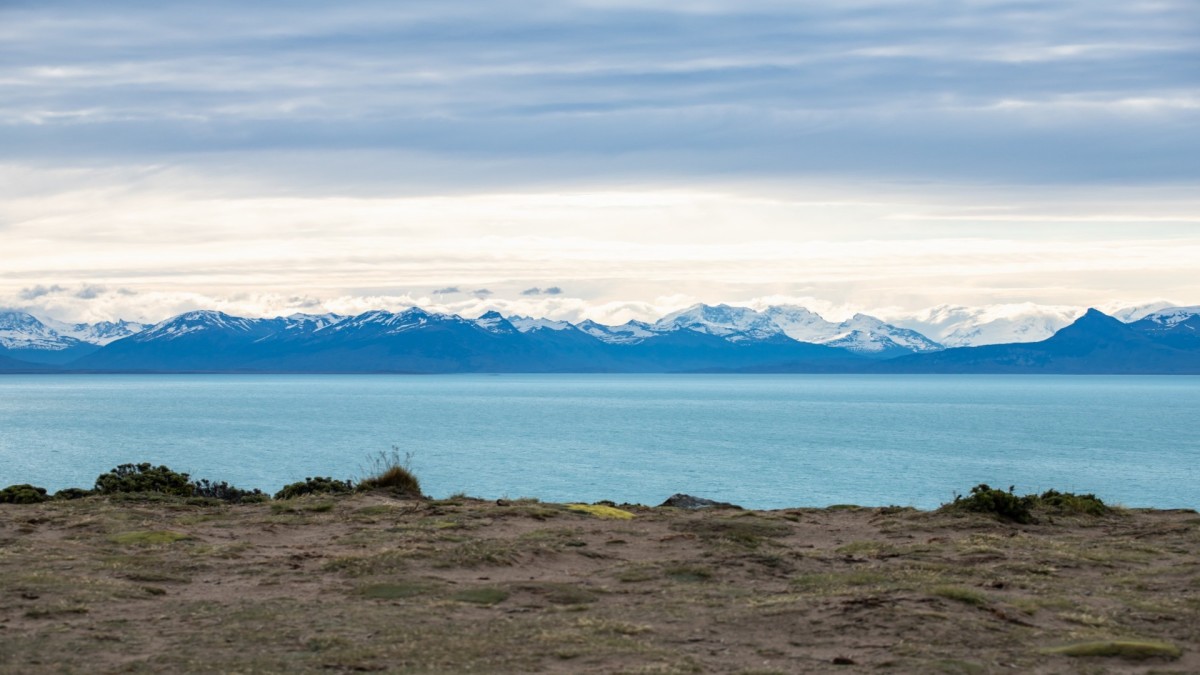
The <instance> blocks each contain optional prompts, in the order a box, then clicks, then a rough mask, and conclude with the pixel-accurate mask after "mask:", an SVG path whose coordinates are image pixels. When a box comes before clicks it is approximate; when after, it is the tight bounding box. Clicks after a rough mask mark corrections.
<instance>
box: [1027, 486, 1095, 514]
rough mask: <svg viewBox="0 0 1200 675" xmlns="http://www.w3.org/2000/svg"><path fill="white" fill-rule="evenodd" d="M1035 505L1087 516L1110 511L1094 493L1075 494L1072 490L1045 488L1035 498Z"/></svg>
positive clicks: (1059, 511)
mask: <svg viewBox="0 0 1200 675" xmlns="http://www.w3.org/2000/svg"><path fill="white" fill-rule="evenodd" d="M1035 501H1036V503H1037V506H1038V507H1040V508H1044V509H1047V510H1052V511H1057V512H1058V513H1080V514H1085V515H1089V516H1103V515H1105V514H1107V513H1110V512H1111V511H1112V508H1110V507H1109V506H1108V505H1107V504H1105V503H1104V502H1103V501H1101V500H1100V498H1099V497H1097V496H1096V495H1094V494H1091V493H1088V494H1085V495H1077V494H1075V493H1073V492H1059V491H1058V490H1047V491H1045V492H1043V493H1042V494H1040V495H1038V496H1037V497H1036V499H1035Z"/></svg>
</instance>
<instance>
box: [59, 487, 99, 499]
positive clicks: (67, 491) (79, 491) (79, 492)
mask: <svg viewBox="0 0 1200 675" xmlns="http://www.w3.org/2000/svg"><path fill="white" fill-rule="evenodd" d="M94 494H96V493H95V492H92V491H91V490H84V489H83V488H63V489H61V490H59V491H58V492H55V493H54V498H55V499H58V500H66V499H83V498H84V497H91V496H92V495H94Z"/></svg>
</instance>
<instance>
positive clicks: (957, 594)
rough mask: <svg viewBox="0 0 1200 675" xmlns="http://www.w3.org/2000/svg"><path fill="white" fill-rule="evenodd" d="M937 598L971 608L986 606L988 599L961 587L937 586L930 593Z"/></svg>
mask: <svg viewBox="0 0 1200 675" xmlns="http://www.w3.org/2000/svg"><path fill="white" fill-rule="evenodd" d="M931 592H932V593H933V594H934V595H936V596H937V597H939V598H946V599H947V600H954V601H955V602H961V603H963V604H966V605H971V606H972V607H983V606H985V605H987V604H988V597H987V596H986V595H984V594H983V593H980V592H979V591H976V590H972V589H970V588H963V587H962V586H938V587H937V588H935V589H933V590H932V591H931Z"/></svg>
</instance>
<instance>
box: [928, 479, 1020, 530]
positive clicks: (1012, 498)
mask: <svg viewBox="0 0 1200 675" xmlns="http://www.w3.org/2000/svg"><path fill="white" fill-rule="evenodd" d="M1033 505H1034V498H1033V497H1032V496H1025V497H1018V496H1017V495H1015V494H1013V491H1012V488H1011V487H1010V488H1009V489H1008V492H1005V491H1004V490H998V489H996V488H993V487H991V486H990V485H988V484H987V483H980V484H979V485H976V486H975V487H973V488H971V494H969V495H967V496H966V497H963V496H961V495H955V497H954V501H953V502H952V503H950V504H945V505H943V506H942V509H943V510H950V511H971V512H973V513H990V514H992V515H994V516H996V517H997V518H999V519H1000V520H1008V521H1012V522H1014V523H1022V524H1025V523H1032V522H1033V512H1032V511H1031V510H1030V509H1031V508H1032V507H1033Z"/></svg>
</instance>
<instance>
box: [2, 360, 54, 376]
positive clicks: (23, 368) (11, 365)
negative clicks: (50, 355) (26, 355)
mask: <svg viewBox="0 0 1200 675" xmlns="http://www.w3.org/2000/svg"><path fill="white" fill-rule="evenodd" d="M57 370H58V368H56V367H54V366H51V365H47V364H44V363H30V362H28V361H18V360H17V359H13V358H9V357H7V356H0V373H48V372H54V371H57Z"/></svg>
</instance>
